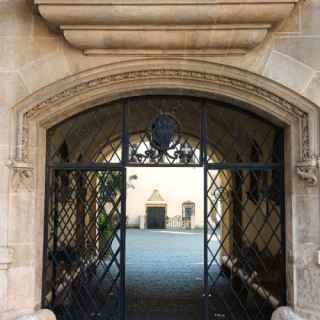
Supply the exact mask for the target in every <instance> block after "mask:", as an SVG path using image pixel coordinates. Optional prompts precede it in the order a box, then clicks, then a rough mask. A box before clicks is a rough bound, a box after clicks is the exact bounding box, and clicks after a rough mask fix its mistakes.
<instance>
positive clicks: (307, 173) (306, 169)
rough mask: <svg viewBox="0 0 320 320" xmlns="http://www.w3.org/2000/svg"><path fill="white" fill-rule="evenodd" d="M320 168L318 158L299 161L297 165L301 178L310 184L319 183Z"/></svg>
mask: <svg viewBox="0 0 320 320" xmlns="http://www.w3.org/2000/svg"><path fill="white" fill-rule="evenodd" d="M318 169H319V166H318V163H317V161H316V160H309V161H304V162H299V163H298V164H297V167H296V170H297V175H298V176H299V178H300V179H302V180H303V181H305V182H306V183H307V184H308V185H310V186H315V185H317V183H318Z"/></svg>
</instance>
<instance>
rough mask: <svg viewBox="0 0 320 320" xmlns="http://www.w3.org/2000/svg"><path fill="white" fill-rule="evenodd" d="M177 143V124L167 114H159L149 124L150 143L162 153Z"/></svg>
mask: <svg viewBox="0 0 320 320" xmlns="http://www.w3.org/2000/svg"><path fill="white" fill-rule="evenodd" d="M178 143H179V124H178V123H177V121H176V120H175V119H174V118H173V117H172V116H170V115H168V114H160V115H158V116H157V117H156V119H155V120H154V122H153V123H152V125H151V136H150V144H151V146H152V147H153V148H155V149H156V150H158V151H159V153H161V154H164V153H166V152H167V151H168V150H171V149H173V148H175V147H176V145H177V144H178Z"/></svg>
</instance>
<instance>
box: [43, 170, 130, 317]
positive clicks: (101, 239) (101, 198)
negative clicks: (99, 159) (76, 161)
mask: <svg viewBox="0 0 320 320" xmlns="http://www.w3.org/2000/svg"><path fill="white" fill-rule="evenodd" d="M50 178H51V179H50V183H49V190H50V194H51V197H50V201H49V203H48V216H47V221H48V230H47V233H46V234H47V239H46V243H47V247H46V250H45V251H46V252H45V265H44V267H45V269H46V278H45V279H44V281H45V283H44V290H45V294H44V305H45V306H46V307H49V308H51V309H53V310H54V311H55V313H56V314H57V317H58V319H59V320H60V319H70V320H71V319H120V316H121V303H122V302H121V299H122V298H121V297H122V296H121V295H122V289H121V281H122V277H123V273H122V269H121V263H122V262H121V259H122V257H121V250H123V249H122V244H123V241H122V236H123V235H122V233H121V225H122V224H123V223H125V220H124V217H123V212H122V208H121V206H122V203H121V201H122V193H121V186H122V174H121V172H120V171H116V170H105V171H95V170H79V169H78V170H77V169H73V170H53V171H52V174H51V177H50Z"/></svg>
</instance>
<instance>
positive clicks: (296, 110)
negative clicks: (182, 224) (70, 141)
mask: <svg viewBox="0 0 320 320" xmlns="http://www.w3.org/2000/svg"><path fill="white" fill-rule="evenodd" d="M148 94H167V95H170V94H175V95H179V94H181V95H185V94H187V95H193V96H198V97H205V98H208V99H214V100H220V101H224V102H229V103H230V102H231V103H232V104H234V105H238V106H239V107H241V108H243V109H246V110H249V111H252V112H254V113H256V114H259V115H260V116H262V117H263V118H266V119H269V120H270V121H272V122H274V123H276V124H279V125H281V126H283V127H284V128H285V150H284V153H285V168H286V171H285V187H286V203H287V206H286V221H287V224H286V243H287V257H286V265H287V270H288V272H287V280H288V281H287V284H288V303H289V304H290V305H291V306H293V307H294V308H295V309H296V310H298V311H299V310H300V311H302V312H308V313H310V312H311V311H310V310H312V308H313V306H311V305H307V304H305V303H304V301H303V300H300V299H298V296H297V294H296V292H297V290H296V289H297V287H298V286H301V285H303V284H304V283H299V282H298V279H297V278H296V272H297V270H298V268H299V270H301V268H302V269H303V268H308V264H307V263H308V261H309V260H310V255H311V254H314V251H313V250H314V247H310V245H309V246H308V244H307V243H306V242H305V243H303V244H300V245H299V234H297V232H298V231H297V226H296V223H297V222H296V220H297V215H298V212H299V208H301V206H304V203H305V201H308V199H309V198H310V196H313V197H314V198H315V197H316V198H315V199H314V200H313V202H312V205H310V206H307V208H305V210H304V212H305V214H307V215H309V216H312V214H313V209H314V206H318V205H319V196H318V186H317V179H318V169H317V163H318V159H319V137H318V132H319V131H318V129H319V125H318V122H319V114H318V107H317V106H316V105H315V104H313V103H312V102H310V101H309V100H307V99H305V98H304V97H302V96H300V95H299V94H297V93H295V92H293V91H291V90H289V89H287V88H285V87H283V86H282V85H279V84H276V83H275V82H273V81H270V80H268V79H266V78H264V77H261V76H258V75H255V74H252V73H250V72H247V71H243V70H240V69H237V68H234V67H230V66H226V65H220V64H215V63H204V62H196V61H193V60H179V59H168V60H165V59H163V60H157V59H150V60H147V61H139V60H137V61H132V62H123V63H117V64H111V65H109V66H102V67H98V68H96V69H91V70H88V71H85V72H82V73H80V74H78V75H74V76H71V77H68V78H66V79H63V80H60V81H58V82H56V83H53V84H52V85H50V86H48V87H46V88H44V89H42V90H40V91H38V92H36V93H34V94H32V95H31V96H29V97H27V98H26V99H24V100H23V101H21V102H20V103H18V104H17V105H16V106H15V107H14V108H13V109H12V112H11V120H12V121H11V124H12V126H11V132H12V135H11V159H13V160H12V161H11V162H10V163H9V164H8V166H9V168H10V175H11V179H10V180H11V183H10V186H9V191H10V193H11V194H13V195H14V203H13V198H12V197H13V196H12V195H11V200H10V201H11V206H10V212H9V214H10V215H15V214H16V213H15V212H17V210H20V211H21V208H23V207H27V206H25V204H26V203H28V208H25V209H22V210H23V212H24V213H25V215H27V216H29V217H30V219H32V221H34V226H33V230H34V233H35V234H36V241H35V242H34V243H33V244H32V246H33V250H34V251H35V252H37V253H38V254H37V257H36V258H35V260H34V263H33V266H32V268H31V269H32V270H33V271H32V272H33V274H34V275H36V276H35V277H32V278H31V279H30V281H32V287H33V288H34V289H33V290H32V294H30V295H29V296H28V297H26V299H25V300H24V301H21V302H20V303H19V305H17V308H20V309H24V310H26V309H28V310H34V309H37V308H39V303H40V301H41V285H42V281H41V277H39V275H42V243H43V224H44V219H43V212H44V186H45V183H44V172H45V167H46V165H45V154H46V138H45V137H46V130H47V129H48V128H50V127H52V126H53V125H54V124H56V123H59V122H61V121H62V120H64V119H66V118H69V117H70V116H71V115H74V114H77V113H79V112H81V111H84V110H86V109H89V108H91V107H94V106H96V105H99V104H103V103H106V102H110V101H113V100H118V99H120V98H123V97H131V96H135V95H148ZM296 173H297V174H296ZM300 178H301V179H300ZM296 195H299V197H297V196H296ZM21 227H22V226H21ZM310 237H311V236H310ZM311 240H312V239H311ZM297 258H299V261H302V262H301V263H302V266H301V265H300V266H297V265H296V259H297ZM16 281H19V279H17V280H16ZM301 281H303V279H302V280H301ZM9 285H10V286H13V287H15V279H10V281H9ZM305 285H306V286H308V284H307V283H306V284H305ZM306 290H307V291H308V290H311V288H307V289H306ZM22 300H23V299H22Z"/></svg>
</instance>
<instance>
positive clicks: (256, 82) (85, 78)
mask: <svg viewBox="0 0 320 320" xmlns="http://www.w3.org/2000/svg"><path fill="white" fill-rule="evenodd" d="M164 91H165V92H172V93H175V94H183V93H185V92H188V93H189V94H191V95H195V96H207V97H214V98H215V99H218V100H219V99H221V100H225V101H234V102H235V104H238V105H239V104H240V105H241V106H242V107H243V108H246V109H249V110H252V111H254V112H255V113H258V114H260V115H262V116H264V117H267V118H269V119H271V120H272V121H274V122H281V123H282V124H284V125H291V124H292V123H294V122H295V123H298V128H297V129H298V131H299V150H298V158H297V160H299V161H307V160H310V159H315V157H316V156H317V154H318V147H317V144H316V141H315V138H314V135H313V133H314V132H317V127H318V123H317V117H318V113H317V106H316V105H314V104H313V103H311V102H310V101H308V100H307V99H305V98H303V97H302V96H300V95H298V94H297V93H295V92H293V91H291V90H289V89H287V88H285V87H283V86H281V85H279V84H276V83H274V82H272V81H270V80H268V79H266V78H263V77H261V76H258V75H255V74H252V73H250V72H248V71H244V70H241V69H237V68H234V67H230V66H225V65H220V64H213V63H203V62H195V61H191V60H183V61H175V60H168V61H163V60H148V61H144V62H140V61H136V62H129V63H120V64H115V65H109V66H103V67H99V68H96V69H91V70H89V71H86V72H82V73H80V74H78V75H74V76H71V77H69V78H66V79H63V80H60V81H58V82H56V83H53V84H52V85H50V86H48V87H46V88H44V89H42V90H40V91H38V92H36V93H35V94H33V95H31V96H30V97H28V98H26V99H25V100H23V101H22V102H21V103H19V104H18V105H16V106H15V107H14V112H15V117H16V120H17V121H16V124H17V126H16V141H15V143H16V154H15V159H16V160H17V161H23V162H29V161H31V160H32V156H31V154H30V149H31V146H32V145H34V143H33V142H32V141H31V140H32V137H31V134H30V129H31V127H33V126H34V125H35V124H37V125H38V126H40V127H43V128H48V127H50V126H52V125H53V124H55V123H57V122H60V121H63V120H64V119H66V118H68V117H70V116H71V115H73V114H76V113H78V112H80V111H82V110H85V109H88V108H91V107H93V106H96V105H97V104H99V103H103V102H107V101H112V100H115V99H118V98H120V97H129V96H132V95H139V94H144V93H145V94H152V93H159V92H164Z"/></svg>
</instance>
